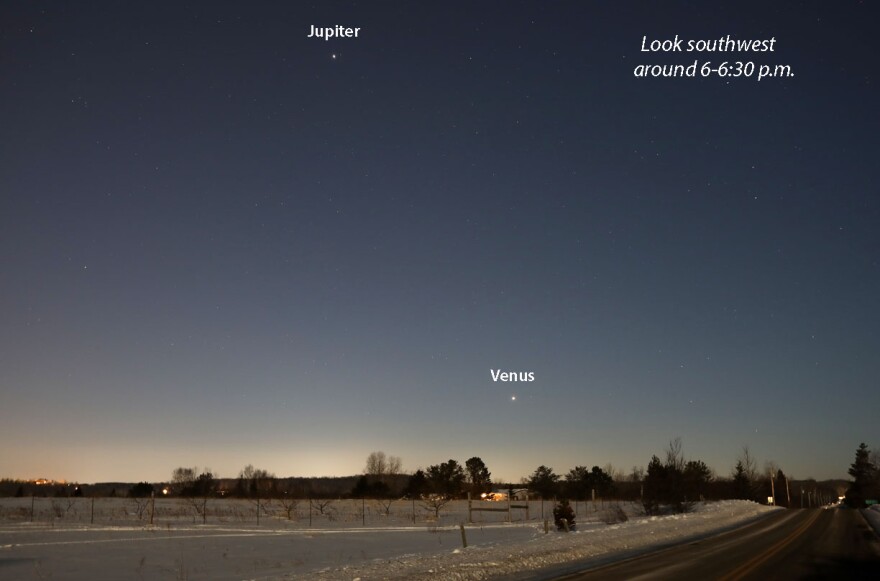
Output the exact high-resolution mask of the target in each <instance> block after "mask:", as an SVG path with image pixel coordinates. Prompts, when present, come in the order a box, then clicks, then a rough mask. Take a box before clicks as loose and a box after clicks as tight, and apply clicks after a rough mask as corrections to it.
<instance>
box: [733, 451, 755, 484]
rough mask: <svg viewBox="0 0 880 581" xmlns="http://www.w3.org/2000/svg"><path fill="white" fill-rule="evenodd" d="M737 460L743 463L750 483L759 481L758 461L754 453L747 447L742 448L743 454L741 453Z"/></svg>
mask: <svg viewBox="0 0 880 581" xmlns="http://www.w3.org/2000/svg"><path fill="white" fill-rule="evenodd" d="M737 460H739V461H740V462H741V463H742V467H743V471H744V472H745V475H746V477H747V478H748V479H749V482H751V483H754V482H756V481H757V480H758V461H757V460H756V459H755V457H754V456H753V455H752V452H751V450H749V447H748V446H747V445H746V446H743V447H742V452H740V455H739V457H738V458H737Z"/></svg>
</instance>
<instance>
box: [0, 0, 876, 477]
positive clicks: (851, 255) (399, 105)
mask: <svg viewBox="0 0 880 581" xmlns="http://www.w3.org/2000/svg"><path fill="white" fill-rule="evenodd" d="M768 4H771V3H767V2H756V3H753V4H749V3H744V2H727V3H711V5H710V4H708V3H703V2H664V3H662V4H661V3H654V2H586V1H584V2H573V1H569V2H552V3H550V2H540V3H539V2H529V1H525V2H516V3H514V2H497V3H490V2H480V3H474V2H442V3H441V2H434V3H428V2H419V3H415V2H403V1H400V2H317V3H315V5H312V4H311V3H305V2H243V1H242V2H208V1H203V2H190V3H181V2H144V3H129V2H125V3H119V2H92V3H80V2H77V3H69V2H61V1H58V2H40V1H31V2H25V1H12V2H4V3H3V4H2V6H0V134H2V138H0V269H2V270H0V314H2V324H0V442H2V446H0V476H5V477H17V478H34V477H49V478H65V479H69V480H79V481H83V482H93V481H108V480H126V481H135V480H162V479H168V478H169V477H170V475H171V471H172V469H173V468H175V467H177V466H182V465H186V466H192V465H198V466H200V467H202V466H209V467H211V468H213V469H214V470H215V471H216V472H218V473H219V474H220V475H221V476H226V477H230V476H235V475H236V474H237V473H238V471H239V470H240V469H241V468H242V467H243V466H244V465H246V464H248V463H252V464H254V465H256V466H258V467H261V468H265V469H267V470H269V471H272V472H275V473H276V474H278V475H279V476H293V475H300V476H308V475H348V474H354V473H357V472H359V471H361V470H362V469H363V466H364V460H365V458H366V456H367V454H368V453H369V452H371V451H373V450H384V451H385V452H386V453H388V454H393V455H398V456H401V457H402V458H403V464H404V468H405V469H408V470H414V469H415V468H417V467H419V466H421V467H425V466H427V465H429V464H434V463H438V462H442V461H445V460H447V459H449V458H455V459H457V460H459V461H460V462H463V461H464V460H466V459H467V458H469V457H470V456H474V455H478V456H481V457H482V458H483V460H484V461H485V462H486V463H487V465H488V466H489V469H490V470H491V471H492V473H493V477H494V478H496V479H499V480H500V479H506V480H518V479H519V478H520V477H521V476H525V475H527V474H528V473H530V472H531V471H533V470H534V469H535V468H536V467H537V466H538V465H539V464H547V465H549V466H552V467H553V468H554V469H556V471H557V472H565V471H567V470H569V469H570V468H572V467H573V466H575V465H578V464H581V465H583V464H585V465H588V466H592V465H594V464H598V465H600V466H601V465H603V464H605V463H607V462H611V463H613V464H614V465H615V466H616V467H618V468H621V469H624V470H626V471H629V470H630V468H631V467H632V466H633V465H640V466H644V465H646V464H647V462H648V460H649V459H650V456H651V454H654V453H657V454H660V453H661V451H662V449H663V448H664V447H665V445H666V443H667V442H668V440H670V439H671V438H675V437H677V436H680V437H681V438H682V440H683V444H684V452H685V455H686V456H687V457H688V458H699V459H702V460H704V461H706V462H707V464H709V465H710V466H711V467H713V468H714V469H715V470H716V471H717V472H718V473H720V474H722V475H726V474H728V473H729V472H730V470H731V468H732V466H733V464H734V462H735V459H736V456H737V455H738V454H739V452H740V451H741V448H742V446H743V445H749V446H750V448H751V450H752V452H753V453H754V454H755V455H756V456H757V457H758V459H759V461H760V462H761V463H763V462H764V461H765V460H774V461H776V462H777V463H778V464H779V465H780V466H781V467H782V468H783V470H785V471H786V473H788V474H790V475H793V476H795V477H798V478H804V477H809V476H813V477H816V478H826V477H843V476H845V474H846V469H847V467H848V465H849V463H850V462H851V461H852V457H853V453H854V451H855V448H856V446H857V445H858V444H859V443H860V442H862V441H865V442H867V443H868V444H869V445H872V446H875V447H876V446H880V420H878V409H880V389H878V387H880V386H878V376H880V356H878V347H880V306H878V298H880V267H878V261H880V228H878V227H880V190H878V167H880V164H878V158H880V147H878V142H877V136H878V134H880V123H878V121H880V109H878V106H877V104H878V103H880V90H878V89H880V76H878V69H880V65H878V52H877V50H876V35H875V31H874V23H875V22H876V17H877V10H876V8H875V7H873V5H872V4H871V3H862V2H846V1H844V2H834V3H821V2H816V1H809V2H803V1H801V2H775V3H772V7H770V6H768ZM313 25H314V26H316V27H334V26H336V25H343V26H345V27H352V28H354V27H358V28H360V31H359V33H358V37H357V38H343V39H331V40H329V41H327V40H324V39H322V38H308V37H307V35H308V34H309V31H310V30H311V26H313ZM676 34H678V35H679V36H680V38H682V39H685V40H687V39H695V40H699V39H706V40H715V39H718V38H719V37H724V36H726V35H731V36H732V37H733V38H735V39H760V40H769V39H771V38H775V39H776V42H775V45H774V51H773V52H757V53H745V52H730V53H705V52H703V53H683V52H682V53H663V52H657V53H648V52H641V50H640V48H641V44H642V38H643V36H646V37H647V40H648V42H650V40H652V39H657V40H665V39H672V38H674V36H675V35H676ZM695 61H698V63H699V64H700V65H702V64H703V63H705V62H706V61H710V62H711V66H712V67H716V66H717V65H718V64H720V63H721V62H723V61H729V62H735V61H740V62H753V63H754V64H755V67H756V72H755V73H754V74H753V75H752V76H750V77H746V76H741V77H739V78H731V77H725V78H722V77H721V76H720V75H719V74H712V75H710V76H709V77H706V78H703V77H701V76H700V75H699V72H698V73H697V78H687V77H685V78H681V77H679V78H635V77H634V74H633V72H634V68H635V67H636V66H637V65H639V64H650V65H654V64H685V65H689V64H692V63H694V62H695ZM761 65H770V66H771V67H776V66H777V65H785V66H789V67H791V69H790V70H791V72H792V73H793V75H794V76H786V77H785V78H765V79H762V80H761V81H760V82H759V81H757V78H756V77H757V67H760V66H761ZM491 369H502V370H504V371H523V372H532V373H534V376H535V380H534V381H533V382H526V383H505V382H501V381H498V382H495V381H493V380H492V376H491V373H490V370H491ZM513 396H516V399H515V400H513V399H512V398H513Z"/></svg>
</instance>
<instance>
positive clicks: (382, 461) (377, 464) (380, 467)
mask: <svg viewBox="0 0 880 581" xmlns="http://www.w3.org/2000/svg"><path fill="white" fill-rule="evenodd" d="M387 473H388V459H387V458H386V457H385V452H370V455H369V456H367V466H366V468H364V474H367V475H369V476H384V475H385V474H387Z"/></svg>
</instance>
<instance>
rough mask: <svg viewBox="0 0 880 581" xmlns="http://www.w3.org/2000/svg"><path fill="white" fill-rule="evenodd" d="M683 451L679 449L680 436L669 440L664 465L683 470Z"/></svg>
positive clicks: (679, 470)
mask: <svg viewBox="0 0 880 581" xmlns="http://www.w3.org/2000/svg"><path fill="white" fill-rule="evenodd" d="M684 466H685V461H684V453H683V452H682V451H681V438H675V439H673V440H669V446H668V447H667V448H666V467H667V468H672V469H674V470H677V471H678V472H684Z"/></svg>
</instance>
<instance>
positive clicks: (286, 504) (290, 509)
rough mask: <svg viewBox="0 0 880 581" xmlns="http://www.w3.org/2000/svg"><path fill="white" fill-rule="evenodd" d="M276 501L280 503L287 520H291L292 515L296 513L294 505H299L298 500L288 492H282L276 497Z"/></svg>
mask: <svg viewBox="0 0 880 581" xmlns="http://www.w3.org/2000/svg"><path fill="white" fill-rule="evenodd" d="M278 503H279V504H280V505H281V509H282V510H283V511H284V514H286V515H287V520H293V515H295V514H296V507H297V506H298V505H299V500H298V499H296V498H293V497H292V496H289V495H288V494H283V495H282V496H281V497H280V498H279V499H278Z"/></svg>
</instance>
